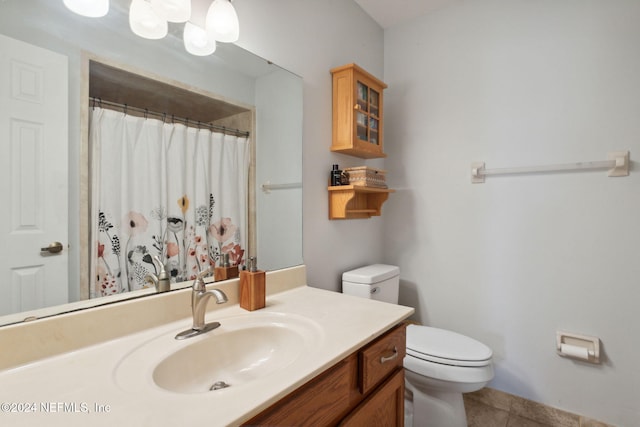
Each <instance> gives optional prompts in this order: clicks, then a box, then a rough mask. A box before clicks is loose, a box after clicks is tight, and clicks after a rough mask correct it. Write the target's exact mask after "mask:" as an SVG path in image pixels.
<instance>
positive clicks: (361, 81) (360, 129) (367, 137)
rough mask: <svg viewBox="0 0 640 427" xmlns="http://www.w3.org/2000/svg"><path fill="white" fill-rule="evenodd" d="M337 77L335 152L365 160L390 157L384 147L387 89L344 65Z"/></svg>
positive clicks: (356, 68)
mask: <svg viewBox="0 0 640 427" xmlns="http://www.w3.org/2000/svg"><path fill="white" fill-rule="evenodd" d="M331 74H332V76H333V142H332V144H331V151H336V152H339V153H343V154H349V155H352V156H356V157H361V158H363V159H373V158H379V157H386V154H384V144H383V136H382V134H383V113H382V105H383V102H382V99H383V94H382V91H383V90H384V89H385V88H386V87H387V85H386V84H385V83H384V82H382V81H380V80H378V79H377V78H375V77H374V76H372V75H371V74H369V73H368V72H367V71H365V70H363V69H362V68H360V67H358V66H357V65H356V64H348V65H343V66H342V67H337V68H334V69H332V70H331Z"/></svg>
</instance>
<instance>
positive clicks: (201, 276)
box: [196, 266, 213, 280]
mask: <svg viewBox="0 0 640 427" xmlns="http://www.w3.org/2000/svg"><path fill="white" fill-rule="evenodd" d="M211 273H213V267H211V266H209V267H208V268H206V269H204V270H202V271H201V272H200V273H198V274H197V275H196V280H202V279H204V278H205V277H207V276H209V275H210V274H211Z"/></svg>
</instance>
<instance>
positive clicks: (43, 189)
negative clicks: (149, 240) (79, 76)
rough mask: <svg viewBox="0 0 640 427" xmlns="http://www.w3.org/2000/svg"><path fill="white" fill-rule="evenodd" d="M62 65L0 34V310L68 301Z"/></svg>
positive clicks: (65, 113) (56, 58)
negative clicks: (55, 248) (54, 248)
mask: <svg viewBox="0 0 640 427" xmlns="http://www.w3.org/2000/svg"><path fill="white" fill-rule="evenodd" d="M67 68H68V65H67V57H66V56H63V55H60V54H57V53H54V52H51V51H48V50H46V49H42V48H39V47H37V46H33V45H30V44H27V43H24V42H21V41H18V40H14V39H11V38H9V37H5V36H3V35H0V315H5V314H11V313H16V312H22V311H26V310H32V309H37V308H42V307H47V306H51V305H57V304H63V303H66V302H68V294H69V289H68V279H67V270H68V256H67V252H68V251H67V249H68V248H67V245H68V242H67V239H68V220H67V216H68V215H67V212H68V207H67V198H68V185H67V181H68V170H67V166H68V164H67V163H68V148H67V141H68V139H67V138H68V93H67V92H68V91H67V86H68V76H67V75H68V72H67ZM53 242H60V243H62V246H63V250H62V251H61V252H58V253H49V252H45V251H41V248H45V247H48V246H49V245H50V244H51V243H53Z"/></svg>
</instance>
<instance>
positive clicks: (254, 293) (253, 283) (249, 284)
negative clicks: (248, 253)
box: [240, 257, 266, 311]
mask: <svg viewBox="0 0 640 427" xmlns="http://www.w3.org/2000/svg"><path fill="white" fill-rule="evenodd" d="M265 299H266V277H265V273H264V271H262V270H258V262H257V259H256V257H249V265H248V270H242V271H241V272H240V307H242V308H244V309H245V310H249V311H253V310H259V309H261V308H264V307H265V305H266V301H265Z"/></svg>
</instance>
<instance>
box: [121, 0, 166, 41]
mask: <svg viewBox="0 0 640 427" xmlns="http://www.w3.org/2000/svg"><path fill="white" fill-rule="evenodd" d="M129 26H130V27H131V31H133V32H134V33H135V34H136V35H138V36H140V37H143V38H145V39H151V40H157V39H161V38H163V37H164V36H166V35H167V33H168V32H169V26H168V24H167V20H166V19H165V18H163V17H162V16H160V14H159V13H158V12H157V11H156V9H154V7H153V6H152V5H151V3H149V2H148V1H145V0H132V1H131V7H130V8H129Z"/></svg>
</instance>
